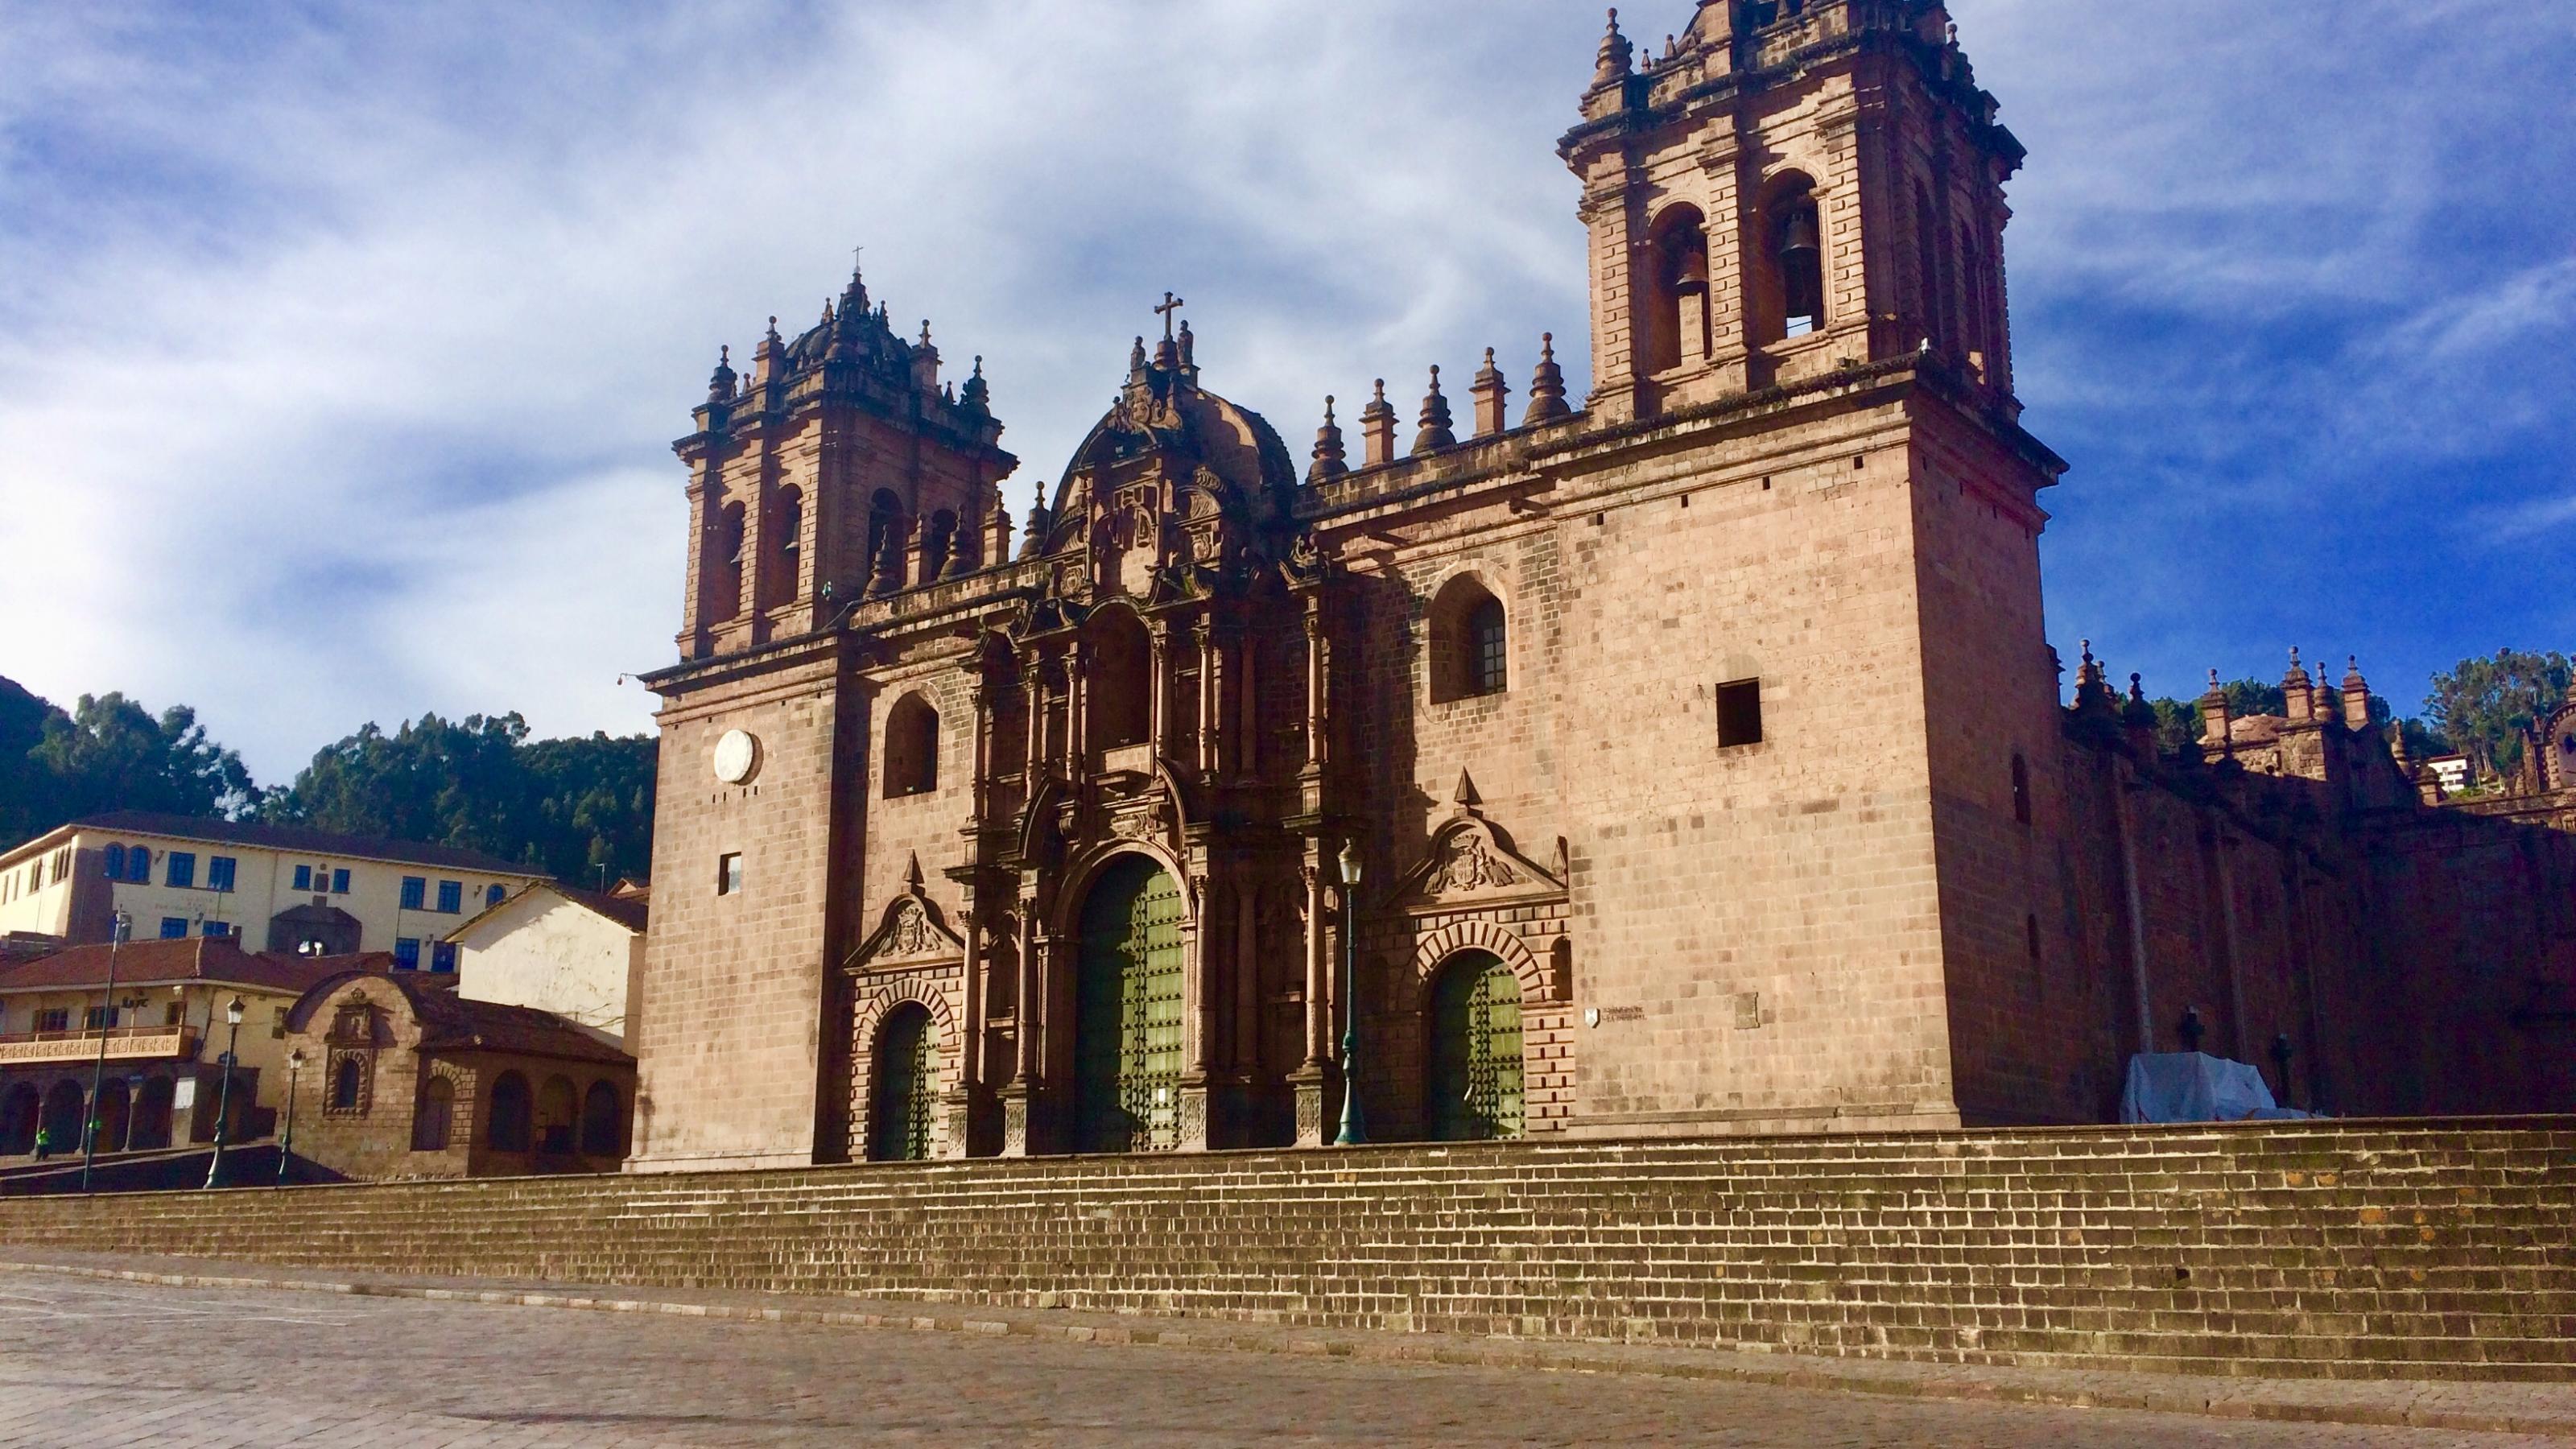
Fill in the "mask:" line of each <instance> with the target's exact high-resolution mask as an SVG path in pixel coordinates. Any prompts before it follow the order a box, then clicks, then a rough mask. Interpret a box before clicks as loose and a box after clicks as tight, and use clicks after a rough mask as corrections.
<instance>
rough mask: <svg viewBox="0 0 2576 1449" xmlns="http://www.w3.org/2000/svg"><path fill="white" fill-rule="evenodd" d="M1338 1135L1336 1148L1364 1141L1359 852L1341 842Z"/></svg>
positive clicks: (1353, 843) (1354, 844) (1356, 846)
mask: <svg viewBox="0 0 2576 1449" xmlns="http://www.w3.org/2000/svg"><path fill="white" fill-rule="evenodd" d="M1341 866H1342V1133H1341V1135H1340V1136H1338V1137H1336V1138H1334V1139H1333V1145H1334V1146H1336V1147H1356V1146H1358V1145H1359V1144H1361V1143H1363V1142H1366V1141H1368V1127H1367V1125H1366V1124H1365V1123H1363V1122H1362V1121H1361V1120H1360V937H1359V924H1358V917H1359V907H1358V902H1359V895H1360V848H1359V844H1358V842H1356V841H1349V840H1345V841H1343V842H1342V859H1341Z"/></svg>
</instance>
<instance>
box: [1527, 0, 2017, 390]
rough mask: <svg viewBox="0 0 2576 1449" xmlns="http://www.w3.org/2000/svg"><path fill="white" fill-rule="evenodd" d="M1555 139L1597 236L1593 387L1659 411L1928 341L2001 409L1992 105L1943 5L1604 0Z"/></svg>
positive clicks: (2012, 145) (2001, 309) (2000, 278)
mask: <svg viewBox="0 0 2576 1449" xmlns="http://www.w3.org/2000/svg"><path fill="white" fill-rule="evenodd" d="M1610 15H1611V18H1610V26H1609V31H1608V33H1607V34H1606V35H1605V36H1604V37H1603V39H1602V42H1601V50H1600V55H1599V58H1598V62H1597V64H1596V66H1595V68H1594V72H1593V79H1592V85H1591V87H1590V89H1588V90H1587V91H1586V92H1585V93H1584V96H1583V102H1582V110H1583V119H1582V121H1581V122H1580V123H1579V124H1578V125H1576V126H1575V127H1574V129H1572V130H1571V131H1568V132H1567V133H1566V135H1565V137H1564V139H1563V140H1562V141H1561V142H1559V143H1558V154H1559V155H1560V156H1562V157H1563V158H1564V160H1565V162H1566V164H1567V165H1568V166H1569V167H1571V168H1572V169H1573V171H1574V173H1575V175H1576V176H1577V177H1579V178H1581V180H1582V183H1583V192H1582V200H1581V202H1580V207H1579V209H1580V215H1581V216H1582V219H1583V222H1584V225H1585V227H1586V228H1587V230H1588V231H1589V232H1590V237H1591V245H1590V252H1591V273H1592V276H1591V281H1592V355H1593V373H1594V378H1595V382H1594V391H1593V396H1592V398H1591V400H1590V406H1591V407H1592V408H1594V409H1596V410H1598V414H1599V415H1600V416H1603V417H1605V418H1608V419H1612V420H1621V419H1628V418H1636V417H1651V416H1655V415H1657V414H1660V413H1665V412H1670V411H1673V410H1675V409H1678V408H1686V407H1689V406H1691V405H1693V404H1696V403H1703V402H1708V401H1713V400H1715V399H1717V398H1720V397H1726V396H1731V395H1737V394H1742V393H1747V392H1754V391H1759V390H1761V389H1763V388H1768V387H1773V386H1776V385H1780V384H1785V383H1793V382H1797V381H1800V380H1803V379H1807V378H1812V377H1816V376H1819V375H1822V374H1824V373H1828V372H1831V371H1833V370H1835V369H1837V368H1843V367H1849V366H1854V365H1858V364H1863V363H1871V362H1883V361H1888V360H1890V359H1893V358H1896V357H1899V356H1901V355H1903V354H1906V353H1910V352H1918V351H1923V350H1929V351H1930V352H1932V353H1934V354H1936V355H1938V356H1940V357H1941V358H1943V359H1944V360H1945V361H1947V362H1949V363H1952V364H1954V365H1955V366H1956V367H1957V368H1958V369H1960V370H1961V371H1962V372H1963V373H1964V375H1965V378H1966V380H1967V382H1968V384H1969V385H1970V387H1971V388H1972V389H1973V390H1974V391H1976V392H1978V393H1980V394H1982V397H1981V398H1980V399H1979V400H1980V401H1982V402H1987V403H1992V404H1999V405H2001V406H2003V407H2004V408H2005V409H2006V410H2007V411H2008V412H2009V411H2013V410H2015V409H2014V406H2013V404H2012V401H2011V398H2012V360H2011V338H2010V332H2009V328H2008V326H2007V320H2006V319H2007V310H2006V307H2005V302H2004V284H2003V283H2004V273H2003V229H2004V225H2005V223H2006V221H2007V220H2008V219H2009V218H2010V215H2011V212H2010V209H2009V208H2008V207H2007V206H2006V205H2005V204H2004V197H2003V185H2004V182H2005V181H2006V180H2007V179H2008V178H2010V177H2011V175H2012V174H2013V172H2014V171H2015V170H2016V169H2018V168H2019V166H2020V164H2021V161H2022V156H2023V151H2022V147H2021V144H2020V143H2019V142H2018V141H2016V140H2015V139H2013V136H2012V133H2011V132H2009V131H2007V130H2005V129H2004V128H2003V127H2001V126H1999V125H1997V124H1996V123H1995V100H1994V97H1992V96H1991V95H1988V94H1987V93H1986V92H1984V91H1982V90H1980V89H1978V87H1977V84H1976V78H1975V74H1974V72H1973V71H1972V70H1971V69H1970V68H1969V65H1968V61H1967V57H1966V56H1965V55H1964V54H1962V53H1961V51H1960V49H1959V45H1958V40H1957V36H1956V31H1955V27H1954V26H1952V25H1951V24H1950V18H1949V13H1948V11H1947V9H1946V8H1945V7H1944V5H1943V4H1942V3H1941V0H1700V5H1699V9H1698V12H1697V13H1696V14H1695V15H1694V16H1693V17H1692V18H1691V21H1690V23H1689V24H1688V25H1687V26H1686V27H1685V28H1684V30H1683V33H1682V34H1681V35H1679V36H1678V37H1674V38H1672V39H1670V40H1668V42H1667V43H1666V46H1665V48H1664V49H1663V50H1662V52H1661V53H1660V54H1657V53H1654V52H1653V51H1651V50H1649V51H1648V52H1647V53H1645V54H1643V55H1640V54H1639V51H1638V48H1637V47H1636V46H1634V45H1632V44H1631V43H1630V42H1629V40H1628V38H1627V37H1626V36H1624V35H1623V34H1621V33H1620V30H1619V22H1618V12H1617V11H1615V10H1614V11H1612V12H1611V13H1610Z"/></svg>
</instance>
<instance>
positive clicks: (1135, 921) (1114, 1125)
mask: <svg viewBox="0 0 2576 1449" xmlns="http://www.w3.org/2000/svg"><path fill="white" fill-rule="evenodd" d="M1181 916H1182V909H1181V888H1180V884H1179V883H1178V882H1177V881H1174V880H1173V879H1172V877H1171V876H1170V875H1168V874H1166V873H1165V872H1164V871H1163V870H1162V869H1161V868H1159V867H1157V866H1156V865H1155V864H1154V863H1153V862H1151V861H1148V860H1145V859H1143V858H1141V857H1131V858H1129V859H1126V860H1122V861H1120V862H1118V863H1117V864H1115V865H1112V866H1111V867H1110V868H1109V869H1108V870H1107V871H1106V872H1104V873H1103V874H1102V876H1101V878H1100V880H1099V881H1098V883H1096V884H1095V885H1093V886H1092V888H1091V897H1090V899H1088V900H1086V901H1085V902H1083V907H1082V969H1081V978H1080V981H1079V982H1078V985H1077V990H1076V996H1077V998H1078V1000H1077V1003H1076V1011H1075V1018H1076V1019H1075V1023H1074V1050H1073V1054H1074V1134H1073V1135H1074V1147H1075V1149H1076V1150H1077V1151H1082V1152H1152V1151H1159V1150H1163V1149H1167V1148H1170V1147H1173V1146H1175V1145H1177V1144H1178V1142H1179V1140H1180V1133H1179V1130H1178V1128H1179V1120H1180V1086H1181Z"/></svg>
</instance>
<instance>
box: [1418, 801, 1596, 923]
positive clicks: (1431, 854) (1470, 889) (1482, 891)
mask: <svg viewBox="0 0 2576 1449" xmlns="http://www.w3.org/2000/svg"><path fill="white" fill-rule="evenodd" d="M1563 855H1564V847H1563V845H1562V843H1560V844H1559V846H1558V861H1557V863H1555V864H1554V865H1543V864H1541V863H1540V862H1538V861H1536V860H1533V859H1531V858H1530V857H1529V856H1527V855H1525V854H1523V853H1522V852H1521V850H1520V848H1519V847H1518V846H1517V845H1516V844H1515V843H1514V842H1513V840H1512V837H1511V834H1510V833H1509V832H1508V831H1506V830H1504V829H1503V828H1502V827H1501V826H1499V825H1497V824H1495V823H1494V822H1493V821H1491V820H1488V819H1486V818H1485V815H1484V812H1483V811H1482V810H1480V809H1478V808H1477V797H1476V787H1475V784H1474V782H1473V781H1471V780H1469V779H1468V778H1467V775H1466V772H1465V771H1463V770H1462V771H1460V772H1459V775H1458V789H1457V793H1456V795H1455V796H1454V798H1453V800H1452V803H1451V806H1450V814H1449V818H1448V819H1447V820H1445V821H1443V822H1442V823H1441V824H1440V826H1439V827H1438V828H1437V829H1435V830H1433V831H1432V832H1431V839H1430V840H1429V841H1428V842H1426V843H1425V845H1424V847H1423V852H1422V859H1421V860H1420V861H1418V862H1416V863H1415V865H1414V867H1413V869H1411V870H1410V871H1407V872H1406V873H1405V875H1404V877H1403V878H1402V879H1401V880H1400V881H1399V882H1398V883H1397V885H1396V889H1395V892H1394V894H1393V897H1392V899H1393V901H1394V903H1395V904H1396V905H1398V906H1400V907H1401V908H1403V909H1404V910H1405V911H1407V912H1409V913H1412V914H1415V915H1427V914H1433V913H1437V912H1442V911H1458V910H1479V909H1483V908H1486V907H1489V906H1494V905H1505V904H1515V903H1519V902H1523V901H1533V902H1534V901H1545V900H1559V899H1562V898H1563V897H1564V896H1565V868H1564V863H1563Z"/></svg>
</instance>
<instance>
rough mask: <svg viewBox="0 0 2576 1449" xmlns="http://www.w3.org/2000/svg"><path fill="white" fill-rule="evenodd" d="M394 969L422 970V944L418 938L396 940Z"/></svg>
mask: <svg viewBox="0 0 2576 1449" xmlns="http://www.w3.org/2000/svg"><path fill="white" fill-rule="evenodd" d="M394 969H395V970H396V971H417V970H419V969H420V942H419V941H418V940H417V939H416V938H414V937H411V936H397V937H395V938H394Z"/></svg>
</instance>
